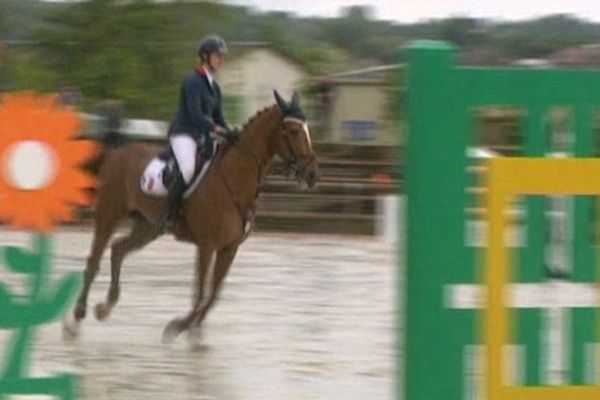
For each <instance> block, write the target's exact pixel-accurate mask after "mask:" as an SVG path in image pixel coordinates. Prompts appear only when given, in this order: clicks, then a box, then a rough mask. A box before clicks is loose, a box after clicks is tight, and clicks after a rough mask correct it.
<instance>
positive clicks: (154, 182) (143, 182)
mask: <svg viewBox="0 0 600 400" xmlns="http://www.w3.org/2000/svg"><path fill="white" fill-rule="evenodd" d="M216 153H217V143H216V141H215V142H213V152H212V156H211V158H210V160H208V161H207V162H205V163H204V165H203V166H202V170H201V171H200V173H198V174H196V176H195V177H194V179H193V180H192V183H191V184H190V186H189V187H188V188H187V189H186V191H185V192H184V194H183V198H184V199H185V198H187V197H188V196H189V195H190V194H192V193H193V192H194V190H196V188H197V187H198V185H199V184H200V182H202V179H203V178H204V176H205V175H206V172H207V171H208V168H209V167H210V164H212V161H213V158H214V155H215V154H216ZM166 165H167V163H166V162H165V161H164V160H161V159H160V158H158V156H157V157H154V158H153V159H152V160H150V162H149V163H148V165H147V166H146V168H145V169H144V173H143V174H142V177H141V178H140V187H141V188H142V192H144V193H146V194H147V195H149V196H153V197H166V196H167V193H168V190H167V188H166V187H165V185H164V184H163V172H164V170H165V166H166Z"/></svg>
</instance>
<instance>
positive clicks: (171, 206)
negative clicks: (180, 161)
mask: <svg viewBox="0 0 600 400" xmlns="http://www.w3.org/2000/svg"><path fill="white" fill-rule="evenodd" d="M185 186H186V185H185V181H184V180H183V177H182V176H181V174H177V177H176V178H175V179H174V180H173V182H171V185H170V186H169V188H168V189H169V193H168V194H167V209H166V210H165V214H164V216H163V219H162V221H161V224H160V227H161V230H163V231H164V230H166V229H167V226H168V225H169V224H170V223H172V222H173V219H174V218H175V216H176V215H177V211H179V206H180V204H181V197H182V195H183V192H184V191H185Z"/></svg>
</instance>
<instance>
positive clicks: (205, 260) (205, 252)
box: [163, 246, 215, 343]
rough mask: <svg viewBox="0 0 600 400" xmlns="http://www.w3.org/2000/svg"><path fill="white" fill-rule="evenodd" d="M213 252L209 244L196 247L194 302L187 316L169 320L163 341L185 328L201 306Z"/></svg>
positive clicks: (177, 334) (170, 339) (173, 337)
mask: <svg viewBox="0 0 600 400" xmlns="http://www.w3.org/2000/svg"><path fill="white" fill-rule="evenodd" d="M214 254H215V250H214V248H212V247H209V246H203V247H201V248H199V249H198V256H197V259H196V282H195V283H196V284H195V286H194V302H193V307H192V310H191V311H190V313H189V314H188V315H187V316H185V317H183V318H175V319H173V320H172V321H171V322H169V324H168V325H167V326H166V328H165V330H164V331H163V342H165V343H169V342H172V341H173V340H174V339H175V338H176V337H177V336H179V335H180V334H181V333H182V332H183V331H185V330H187V329H188V328H189V327H190V325H191V324H192V322H193V320H194V316H195V315H196V310H198V309H200V308H201V307H202V302H203V299H204V286H205V281H206V276H207V274H208V271H209V269H210V266H211V264H212V261H213V258H214Z"/></svg>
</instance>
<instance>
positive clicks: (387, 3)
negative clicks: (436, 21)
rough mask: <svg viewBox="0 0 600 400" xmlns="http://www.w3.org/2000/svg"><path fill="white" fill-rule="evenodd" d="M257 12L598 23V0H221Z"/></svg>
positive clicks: (410, 19)
mask: <svg viewBox="0 0 600 400" xmlns="http://www.w3.org/2000/svg"><path fill="white" fill-rule="evenodd" d="M225 2H226V3H230V4H238V5H247V6H253V7H255V8H257V9H258V10H261V11H267V10H278V11H288V12H294V13H296V14H299V15H302V16H323V17H335V16H337V15H338V14H339V10H340V8H341V7H344V6H350V5H369V6H371V7H373V9H374V11H375V18H377V19H386V20H394V21H398V22H402V23H411V22H417V21H422V20H427V19H432V18H446V17H452V16H470V17H477V18H491V19H497V20H504V21H515V20H523V19H530V18H535V17H540V16H543V15H548V14H559V13H560V14H573V15H576V16H578V17H581V18H584V19H588V20H592V21H596V22H600V0H358V1H353V0H225Z"/></svg>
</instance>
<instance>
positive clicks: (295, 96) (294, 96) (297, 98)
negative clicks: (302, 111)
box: [292, 90, 300, 107]
mask: <svg viewBox="0 0 600 400" xmlns="http://www.w3.org/2000/svg"><path fill="white" fill-rule="evenodd" d="M292 107H300V94H298V91H297V90H294V94H292Z"/></svg>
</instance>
